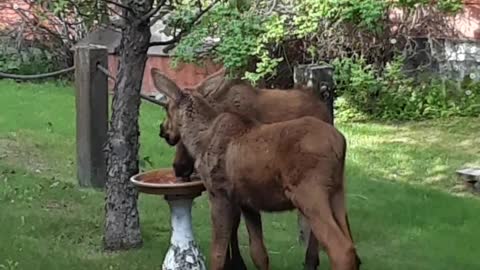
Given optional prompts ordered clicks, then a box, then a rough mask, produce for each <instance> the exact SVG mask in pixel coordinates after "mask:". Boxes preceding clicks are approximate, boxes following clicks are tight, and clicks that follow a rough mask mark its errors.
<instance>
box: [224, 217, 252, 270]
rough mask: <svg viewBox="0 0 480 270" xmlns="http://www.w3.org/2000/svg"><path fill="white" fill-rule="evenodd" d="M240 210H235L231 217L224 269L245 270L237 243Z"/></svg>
mask: <svg viewBox="0 0 480 270" xmlns="http://www.w3.org/2000/svg"><path fill="white" fill-rule="evenodd" d="M240 217H241V212H240V210H238V211H235V217H234V219H233V227H232V234H231V236H230V248H229V251H230V252H229V253H227V259H226V261H225V267H224V269H232V270H247V266H246V265H245V262H244V261H243V258H242V254H241V252H240V246H239V243H238V227H239V225H240Z"/></svg>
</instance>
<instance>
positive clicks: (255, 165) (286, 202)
mask: <svg viewBox="0 0 480 270" xmlns="http://www.w3.org/2000/svg"><path fill="white" fill-rule="evenodd" d="M152 75H153V76H154V77H155V80H156V81H157V84H158V85H159V86H162V87H161V88H160V89H158V90H160V91H161V92H162V93H164V94H165V95H166V96H167V97H168V108H167V119H166V120H165V125H164V128H165V129H166V132H168V133H169V134H170V135H169V136H170V142H169V143H172V144H176V143H178V141H179V140H180V138H181V139H182V142H183V145H184V146H185V148H186V150H187V151H188V152H189V154H191V156H192V157H193V158H194V160H195V166H196V169H197V170H198V171H199V173H200V175H201V177H202V179H203V180H204V181H205V186H206V188H207V191H208V194H209V200H210V203H211V214H212V224H213V241H212V250H211V269H215V270H219V269H223V266H224V262H225V257H226V253H227V248H228V243H229V241H230V237H231V233H232V228H233V226H235V224H234V220H235V217H236V216H237V215H238V213H239V212H240V211H242V212H243V213H244V216H245V223H246V225H247V230H248V232H249V236H250V251H251V255H252V258H253V261H254V263H255V265H256V266H257V268H259V269H269V263H268V255H267V252H266V248H265V246H264V243H263V235H262V230H261V227H260V226H258V224H259V223H258V218H259V215H258V212H259V211H285V210H291V209H294V208H297V209H298V210H299V211H300V212H301V213H302V214H303V215H304V216H305V217H306V218H307V220H308V223H309V225H310V227H311V229H312V233H313V234H314V235H315V237H311V238H310V240H311V241H316V239H318V240H320V241H321V242H322V243H323V245H324V246H325V248H326V251H327V254H328V256H329V258H330V261H331V264H332V269H334V270H356V269H359V265H360V260H359V258H358V256H357V254H356V251H355V247H354V244H353V240H352V237H351V232H350V228H349V224H348V218H347V212H346V207H345V189H344V162H345V153H346V142H345V139H344V137H343V135H342V134H341V133H340V132H339V131H337V130H336V129H335V128H334V127H333V126H332V125H329V124H327V123H325V122H323V121H321V120H318V119H316V118H313V117H301V118H298V119H294V120H289V121H284V122H278V123H273V124H263V123H260V122H258V121H256V120H254V119H252V118H249V117H246V116H243V115H239V114H237V113H228V112H226V113H220V114H218V113H217V111H215V110H214V109H213V108H212V107H211V106H210V105H209V104H208V103H207V102H206V101H205V99H204V98H203V97H202V96H200V94H198V93H195V92H193V93H185V92H182V91H181V90H180V89H179V88H178V87H177V86H176V84H175V83H173V82H172V81H170V80H169V79H168V78H167V77H165V76H163V75H161V74H160V73H159V72H158V71H157V70H155V69H154V70H152ZM223 87H230V86H228V85H227V86H223ZM265 198H269V199H268V200H266V199H265ZM312 239H313V240H312Z"/></svg>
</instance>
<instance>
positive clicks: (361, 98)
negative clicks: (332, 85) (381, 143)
mask: <svg viewBox="0 0 480 270" xmlns="http://www.w3.org/2000/svg"><path fill="white" fill-rule="evenodd" d="M333 65H334V67H335V81H336V83H337V93H336V95H337V97H338V98H337V102H336V110H337V112H336V113H337V117H338V118H340V119H343V120H365V119H367V118H370V119H382V120H421V119H430V118H439V117H448V116H478V115H480V83H479V82H475V81H474V80H472V79H470V78H467V79H465V80H464V82H463V83H457V82H455V81H450V80H446V79H442V78H440V77H438V76H434V75H432V76H430V78H429V79H427V80H421V81H419V80H415V79H413V78H411V77H408V76H407V75H405V73H404V72H403V70H402V67H403V59H402V58H400V57H396V58H395V59H394V60H393V61H391V62H389V63H388V64H387V65H386V66H385V68H384V69H383V70H381V71H380V70H378V69H376V68H374V67H373V66H371V65H368V64H366V61H365V60H364V59H362V58H361V57H353V58H343V59H337V60H335V61H334V62H333Z"/></svg>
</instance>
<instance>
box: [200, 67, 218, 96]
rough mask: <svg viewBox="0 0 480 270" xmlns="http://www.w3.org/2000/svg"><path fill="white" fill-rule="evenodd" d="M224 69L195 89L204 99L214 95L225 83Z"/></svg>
mask: <svg viewBox="0 0 480 270" xmlns="http://www.w3.org/2000/svg"><path fill="white" fill-rule="evenodd" d="M225 71H226V70H225V68H222V69H220V70H218V71H216V72H215V73H213V74H211V75H210V76H208V77H207V78H205V80H203V82H201V83H200V84H199V85H197V86H196V87H195V88H196V89H197V91H198V92H199V93H200V94H201V95H202V96H204V97H207V96H210V95H212V94H215V93H216V92H217V91H218V89H219V88H220V86H221V85H222V84H223V82H225Z"/></svg>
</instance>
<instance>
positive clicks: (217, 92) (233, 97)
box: [154, 70, 332, 269]
mask: <svg viewBox="0 0 480 270" xmlns="http://www.w3.org/2000/svg"><path fill="white" fill-rule="evenodd" d="M224 75H225V70H220V71H218V72H216V73H215V74H212V75H211V76H209V77H208V78H207V79H206V80H204V81H203V82H202V83H200V84H198V85H196V86H195V87H193V88H191V89H185V90H184V91H185V92H197V93H199V94H200V95H202V97H204V98H205V100H206V101H207V103H208V104H209V105H210V106H212V107H213V108H214V109H215V110H216V111H217V112H225V111H231V112H235V113H239V114H242V115H245V116H247V117H250V118H254V119H257V120H258V121H260V122H262V123H275V122H280V121H285V120H291V119H295V118H299V117H302V116H313V117H316V118H318V119H321V120H323V121H325V122H327V123H330V122H331V121H332V119H331V117H330V114H329V112H328V109H327V107H326V105H325V104H324V103H323V102H321V101H320V100H319V99H318V98H317V97H316V96H315V95H314V93H313V91H312V89H310V88H301V87H297V89H290V90H281V89H257V88H254V87H252V86H251V85H250V84H249V83H247V82H245V81H242V80H229V79H226V78H225V76H224ZM154 78H155V75H154ZM167 84H168V83H167ZM161 87H162V86H161V85H158V86H157V88H159V89H161ZM165 130H173V129H172V128H171V127H170V123H169V122H168V120H167V121H165V122H164V123H163V124H162V125H161V132H160V136H161V137H164V138H165V139H166V140H167V142H169V143H170V142H171V141H176V140H177V139H178V138H174V136H172V135H171V134H168V133H167V132H165ZM174 132H175V131H174ZM172 145H173V144H172ZM176 147H177V149H176V154H175V160H174V163H173V167H174V169H175V174H176V175H177V177H183V178H186V177H188V176H189V175H190V174H191V173H192V172H193V171H194V169H193V164H194V159H193V158H192V157H191V156H190V155H189V154H188V152H187V151H185V147H184V146H183V145H182V143H181V142H179V143H178V144H177V145H176ZM300 219H301V220H303V217H302V216H300ZM302 224H305V222H302ZM303 231H304V232H306V233H310V230H309V228H308V226H303ZM307 239H308V237H307ZM307 248H308V249H309V252H308V254H309V256H310V257H309V258H306V261H307V265H308V266H307V268H309V269H316V265H318V264H319V258H318V246H316V245H310V246H309V247H307ZM232 249H235V247H232ZM314 265H315V266H314Z"/></svg>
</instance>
